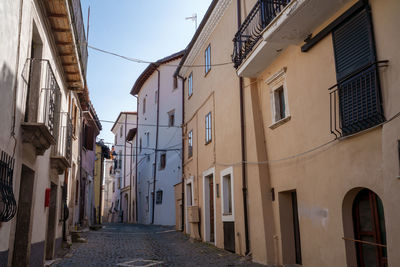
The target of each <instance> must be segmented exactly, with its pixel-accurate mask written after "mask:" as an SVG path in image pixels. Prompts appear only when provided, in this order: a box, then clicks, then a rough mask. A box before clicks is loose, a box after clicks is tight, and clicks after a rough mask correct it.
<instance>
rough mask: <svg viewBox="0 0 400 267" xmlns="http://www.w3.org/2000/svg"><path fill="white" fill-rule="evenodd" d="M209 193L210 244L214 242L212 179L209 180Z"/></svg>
mask: <svg viewBox="0 0 400 267" xmlns="http://www.w3.org/2000/svg"><path fill="white" fill-rule="evenodd" d="M209 179H210V183H209V186H210V188H209V192H210V242H214V183H213V179H212V177H210V178H209Z"/></svg>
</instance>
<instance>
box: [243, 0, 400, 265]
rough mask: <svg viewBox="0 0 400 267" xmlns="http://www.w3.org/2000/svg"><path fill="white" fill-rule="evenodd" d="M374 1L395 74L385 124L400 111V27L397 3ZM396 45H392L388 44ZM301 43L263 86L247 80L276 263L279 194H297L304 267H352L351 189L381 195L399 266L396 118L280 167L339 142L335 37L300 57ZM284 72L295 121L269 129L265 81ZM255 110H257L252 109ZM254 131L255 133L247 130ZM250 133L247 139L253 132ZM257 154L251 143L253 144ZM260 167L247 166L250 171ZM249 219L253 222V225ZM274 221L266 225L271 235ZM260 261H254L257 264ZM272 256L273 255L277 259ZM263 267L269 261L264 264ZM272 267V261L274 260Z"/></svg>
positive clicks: (392, 257)
mask: <svg viewBox="0 0 400 267" xmlns="http://www.w3.org/2000/svg"><path fill="white" fill-rule="evenodd" d="M378 2H379V1H371V7H372V16H373V26H374V31H375V39H376V48H377V58H378V60H384V59H388V60H389V61H390V62H389V67H388V68H383V69H381V70H380V78H381V87H382V94H383V105H384V110H385V116H386V119H389V118H391V117H392V116H393V115H395V114H396V113H397V112H399V103H400V96H399V90H397V89H396V88H398V87H399V86H400V80H399V78H398V75H396V73H398V69H399V67H400V65H399V63H400V62H399V60H400V55H399V53H398V52H397V49H396V48H395V44H398V43H399V41H400V40H399V39H400V36H399V35H398V30H397V29H396V26H395V25H399V19H398V17H397V15H396V14H397V13H398V11H399V10H400V5H399V4H400V3H399V2H398V1H387V2H386V3H385V4H384V5H382V4H381V3H378ZM351 4H354V2H352V3H349V4H348V5H346V6H345V7H343V8H342V10H341V11H340V12H338V13H337V14H335V15H334V16H333V17H332V18H330V19H328V20H327V21H326V22H325V23H324V25H320V26H319V27H318V29H317V30H316V31H315V32H314V33H313V35H315V34H316V33H318V32H319V31H320V30H321V29H322V28H323V27H324V26H326V25H327V24H328V23H329V22H331V21H332V20H333V18H335V17H337V16H338V15H340V14H342V13H343V11H344V10H346V9H347V8H348V7H349V6H351ZM388 40H390V41H388ZM301 45H302V44H299V45H293V46H290V47H288V48H287V49H286V50H284V51H283V52H282V53H281V54H280V56H279V57H278V58H276V59H275V60H274V61H273V62H272V64H270V66H269V67H268V68H267V69H265V70H264V71H263V72H262V74H261V75H260V76H259V77H257V80H256V81H254V80H249V79H246V81H245V84H250V83H251V82H255V84H253V86H248V87H246V97H245V98H246V102H245V103H246V104H249V106H250V105H251V104H250V102H251V98H252V94H254V92H253V90H256V91H257V95H258V99H259V101H258V103H255V105H257V104H259V106H260V108H261V114H262V124H263V128H264V129H263V132H264V134H265V139H264V141H265V144H266V146H265V147H266V149H267V155H268V160H269V161H272V163H270V164H268V167H269V174H268V172H262V173H261V175H262V176H270V177H271V186H272V187H273V188H274V189H275V196H276V198H275V201H274V202H272V207H273V222H272V220H271V219H269V220H271V223H272V224H273V225H274V228H273V231H274V235H276V236H277V241H278V242H277V245H278V246H277V248H278V250H277V251H276V253H277V254H276V255H275V256H273V257H276V258H277V259H278V260H279V263H280V264H282V263H283V259H282V243H281V239H282V231H283V230H282V229H280V225H281V223H282V222H280V213H279V205H280V203H279V198H278V194H279V192H283V191H288V190H294V189H295V190H296V191H297V197H298V207H299V220H300V236H301V249H302V258H303V266H347V263H346V251H345V241H343V240H342V237H343V236H344V230H343V216H342V205H343V200H344V199H345V196H346V194H347V193H348V192H349V191H351V190H352V189H353V188H358V187H365V188H369V189H371V190H372V191H374V192H375V193H377V194H378V195H379V196H380V198H381V199H382V201H383V205H384V208H385V220H386V234H387V238H388V260H389V266H397V265H398V264H400V262H399V260H400V256H399V255H398V253H395V251H396V249H397V244H399V242H400V232H399V230H398V227H396V226H398V224H399V221H400V217H399V215H398V212H396V209H397V204H396V203H398V202H399V201H400V197H399V196H398V194H397V193H396V192H398V190H399V187H400V184H399V180H398V179H397V178H396V177H397V176H398V174H399V166H398V164H399V163H398V156H397V154H396V153H397V140H398V139H399V137H400V122H399V119H394V120H393V121H391V122H388V123H387V124H384V125H383V126H380V127H378V128H376V129H374V130H372V131H369V132H366V133H362V134H359V135H356V136H354V137H350V138H347V139H344V140H339V141H334V142H332V143H331V144H329V145H326V146H324V147H323V148H321V149H317V150H316V151H314V152H312V153H308V154H306V155H304V156H298V157H295V158H293V159H289V160H283V161H279V162H275V160H278V159H282V158H286V157H290V156H293V155H297V154H299V153H302V152H304V151H308V150H310V149H312V148H315V147H318V146H320V145H322V144H325V143H327V142H329V141H330V140H333V139H334V136H333V135H331V134H330V132H329V118H330V114H329V95H328V88H329V87H331V86H332V85H334V84H336V72H335V62H334V55H333V46H332V39H331V35H328V36H327V37H325V38H324V39H323V40H322V41H320V42H319V43H318V44H317V45H316V46H314V47H313V48H312V49H311V50H310V51H308V52H307V53H302V52H301V50H300V47H301ZM284 67H286V68H287V71H286V86H287V94H288V105H289V108H290V115H291V118H290V120H289V121H287V122H286V123H284V124H282V125H280V126H278V127H276V128H274V129H271V128H270V125H271V124H272V119H271V99H270V98H271V94H270V88H269V86H268V85H267V84H266V82H265V80H266V79H268V78H269V77H271V76H272V75H273V74H275V73H277V72H278V71H279V70H281V69H282V68H284ZM249 106H248V107H247V109H246V112H247V113H246V114H247V116H246V120H248V121H251V120H252V119H253V118H252V117H251V116H252V114H251V110H249V109H248V108H249ZM253 108H254V103H253ZM247 130H248V131H250V133H251V131H252V129H249V128H248V129H247ZM248 134H249V132H248ZM248 145H249V146H248V150H251V147H252V146H253V144H248ZM252 168H253V169H254V168H255V167H254V166H249V171H250V170H251V169H252ZM251 217H252V216H250V220H251ZM269 226H270V222H269V221H267V222H266V224H265V227H266V231H268V229H267V228H268V227H269ZM256 255H257V254H255V255H254V256H255V260H259V259H262V258H259V257H258V256H256ZM271 256H272V255H271ZM262 261H264V260H263V259H262ZM267 261H268V262H272V261H273V259H270V258H269V256H268V259H267Z"/></svg>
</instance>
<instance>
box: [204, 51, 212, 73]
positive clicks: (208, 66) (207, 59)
mask: <svg viewBox="0 0 400 267" xmlns="http://www.w3.org/2000/svg"><path fill="white" fill-rule="evenodd" d="M204 59H205V60H204V61H205V71H206V74H207V73H208V72H209V71H210V70H211V44H209V45H208V47H207V48H206V51H205V52H204Z"/></svg>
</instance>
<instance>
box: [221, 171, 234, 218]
mask: <svg viewBox="0 0 400 267" xmlns="http://www.w3.org/2000/svg"><path fill="white" fill-rule="evenodd" d="M222 190H223V192H222V194H223V196H224V197H223V211H222V212H223V215H231V214H232V184H231V175H230V174H228V175H225V176H223V177H222Z"/></svg>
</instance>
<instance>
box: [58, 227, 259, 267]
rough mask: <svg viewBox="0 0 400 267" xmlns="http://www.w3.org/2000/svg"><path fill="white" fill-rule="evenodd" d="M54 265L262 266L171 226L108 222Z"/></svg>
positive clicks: (92, 232) (88, 235) (74, 245)
mask: <svg viewBox="0 0 400 267" xmlns="http://www.w3.org/2000/svg"><path fill="white" fill-rule="evenodd" d="M82 237H84V238H85V239H87V243H74V244H73V247H72V249H71V250H70V252H69V253H68V254H66V255H65V257H64V258H63V259H62V260H60V261H57V262H56V263H55V264H54V265H53V266H59V267H61V266H71V267H72V266H96V267H98V266H131V267H134V266H262V265H258V264H255V263H252V262H250V261H246V259H245V258H243V257H240V256H238V255H236V254H233V253H230V252H227V251H225V250H221V249H218V248H216V247H214V246H211V245H208V244H207V243H203V242H198V241H190V239H189V238H188V237H186V236H185V235H183V234H182V233H181V232H179V231H178V232H177V231H175V230H173V229H172V228H170V227H161V226H149V225H137V224H134V225H133V224H105V226H104V227H103V228H102V229H101V230H99V231H89V232H86V233H83V234H82Z"/></svg>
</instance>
